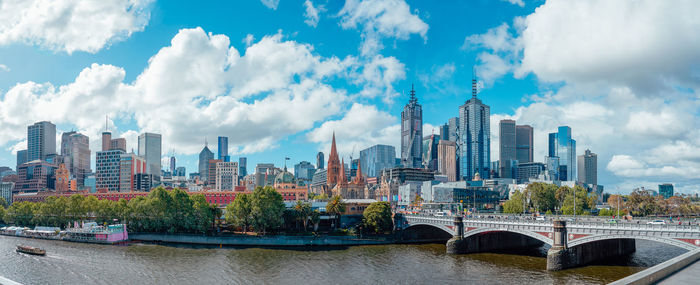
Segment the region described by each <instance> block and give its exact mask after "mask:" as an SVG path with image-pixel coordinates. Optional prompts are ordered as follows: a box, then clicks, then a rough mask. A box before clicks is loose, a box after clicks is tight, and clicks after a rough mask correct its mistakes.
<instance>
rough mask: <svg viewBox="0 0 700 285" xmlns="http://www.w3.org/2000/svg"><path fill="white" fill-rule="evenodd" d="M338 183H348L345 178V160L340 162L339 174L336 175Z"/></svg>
mask: <svg viewBox="0 0 700 285" xmlns="http://www.w3.org/2000/svg"><path fill="white" fill-rule="evenodd" d="M338 183H348V177H347V176H345V159H344V158H343V160H341V161H340V173H339V174H338Z"/></svg>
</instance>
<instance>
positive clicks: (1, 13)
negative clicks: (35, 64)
mask: <svg viewBox="0 0 700 285" xmlns="http://www.w3.org/2000/svg"><path fill="white" fill-rule="evenodd" d="M151 2H152V0H115V1H76V0H9V1H3V3H2V4H0V45H8V44H11V43H16V42H19V43H25V44H32V45H39V46H42V47H44V48H47V49H50V50H54V51H65V52H67V53H68V54H71V53H73V52H75V51H85V52H90V53H95V52H97V51H99V50H101V49H102V48H104V47H105V46H109V45H110V44H111V43H113V42H115V41H119V40H123V39H125V38H128V37H129V36H130V35H131V34H132V33H134V32H138V31H142V30H143V29H144V27H145V26H146V24H147V23H148V20H149V17H150V6H151Z"/></svg>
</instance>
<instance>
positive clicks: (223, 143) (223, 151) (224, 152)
mask: <svg viewBox="0 0 700 285" xmlns="http://www.w3.org/2000/svg"><path fill="white" fill-rule="evenodd" d="M218 141H219V144H218V146H217V147H218V148H217V149H216V151H217V153H218V154H219V157H218V159H219V160H221V161H223V162H229V161H231V157H229V156H228V137H219V139H218Z"/></svg>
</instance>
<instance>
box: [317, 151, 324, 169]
mask: <svg viewBox="0 0 700 285" xmlns="http://www.w3.org/2000/svg"><path fill="white" fill-rule="evenodd" d="M325 167H326V166H325V163H324V162H323V152H321V151H319V152H318V153H317V154H316V169H324V168H325Z"/></svg>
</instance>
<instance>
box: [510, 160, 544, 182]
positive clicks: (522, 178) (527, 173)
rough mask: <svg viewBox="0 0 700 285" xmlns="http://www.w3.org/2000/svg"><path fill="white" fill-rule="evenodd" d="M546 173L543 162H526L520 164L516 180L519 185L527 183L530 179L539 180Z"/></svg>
mask: <svg viewBox="0 0 700 285" xmlns="http://www.w3.org/2000/svg"><path fill="white" fill-rule="evenodd" d="M544 171H545V165H544V163H541V162H526V163H520V164H518V168H517V175H516V177H515V178H516V179H517V180H518V184H521V183H526V182H528V181H529V179H530V178H537V177H538V176H540V174H541V173H543V172H544Z"/></svg>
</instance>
